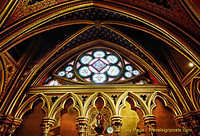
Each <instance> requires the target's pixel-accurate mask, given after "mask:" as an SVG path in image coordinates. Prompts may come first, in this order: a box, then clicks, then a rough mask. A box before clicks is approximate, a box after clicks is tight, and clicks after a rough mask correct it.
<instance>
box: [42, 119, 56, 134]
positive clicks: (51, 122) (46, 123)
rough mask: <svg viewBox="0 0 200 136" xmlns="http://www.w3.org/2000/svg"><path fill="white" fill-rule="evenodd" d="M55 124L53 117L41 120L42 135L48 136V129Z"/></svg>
mask: <svg viewBox="0 0 200 136" xmlns="http://www.w3.org/2000/svg"><path fill="white" fill-rule="evenodd" d="M54 125H55V119H50V118H44V119H43V122H42V136H48V133H49V130H50V128H51V127H52V126H54Z"/></svg>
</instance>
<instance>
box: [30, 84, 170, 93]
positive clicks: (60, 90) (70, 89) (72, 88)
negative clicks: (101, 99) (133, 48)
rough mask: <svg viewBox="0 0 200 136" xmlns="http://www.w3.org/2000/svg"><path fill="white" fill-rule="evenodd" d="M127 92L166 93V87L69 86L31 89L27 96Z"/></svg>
mask: <svg viewBox="0 0 200 136" xmlns="http://www.w3.org/2000/svg"><path fill="white" fill-rule="evenodd" d="M99 91H101V92H127V91H134V92H138V93H145V92H155V91H163V92H168V90H167V87H166V86H161V85H145V86H144V85H116V84H113V85H112V84H109V85H70V86H57V87H55V86H44V87H32V88H30V91H29V92H28V93H29V94H35V93H39V92H42V93H44V94H60V93H61V94H62V93H66V92H75V93H87V92H90V93H92V92H99Z"/></svg>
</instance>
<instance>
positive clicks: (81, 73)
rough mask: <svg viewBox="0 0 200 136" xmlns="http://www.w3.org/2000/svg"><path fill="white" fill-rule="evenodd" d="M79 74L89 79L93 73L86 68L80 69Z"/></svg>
mask: <svg viewBox="0 0 200 136" xmlns="http://www.w3.org/2000/svg"><path fill="white" fill-rule="evenodd" d="M79 74H80V75H81V76H83V77H87V76H90V75H91V71H90V70H89V69H88V67H86V66H85V67H82V68H80V69H79Z"/></svg>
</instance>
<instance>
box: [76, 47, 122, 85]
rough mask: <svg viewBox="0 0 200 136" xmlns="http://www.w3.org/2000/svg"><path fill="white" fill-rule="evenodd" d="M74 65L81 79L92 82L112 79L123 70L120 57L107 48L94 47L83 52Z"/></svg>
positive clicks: (116, 77)
mask: <svg viewBox="0 0 200 136" xmlns="http://www.w3.org/2000/svg"><path fill="white" fill-rule="evenodd" d="M75 66H76V73H77V74H78V75H79V76H80V78H81V79H82V80H85V81H87V82H94V83H104V82H111V81H114V80H116V79H118V77H119V76H120V74H121V72H122V70H123V67H122V66H123V62H122V59H121V57H120V56H119V55H118V54H117V53H115V52H114V51H111V50H108V49H94V50H90V51H87V52H86V53H83V54H82V55H80V56H79V57H78V59H77V61H76V64H75Z"/></svg>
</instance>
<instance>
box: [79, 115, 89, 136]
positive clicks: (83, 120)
mask: <svg viewBox="0 0 200 136" xmlns="http://www.w3.org/2000/svg"><path fill="white" fill-rule="evenodd" d="M76 122H77V123H76V127H77V130H78V133H79V136H84V135H85V134H86V129H87V127H88V118H87V117H78V118H77V119H76Z"/></svg>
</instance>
